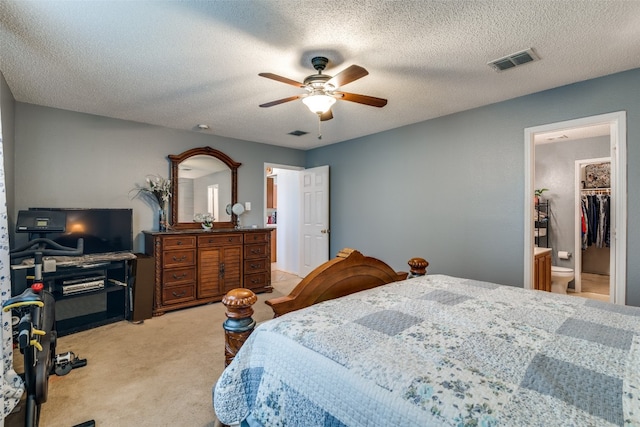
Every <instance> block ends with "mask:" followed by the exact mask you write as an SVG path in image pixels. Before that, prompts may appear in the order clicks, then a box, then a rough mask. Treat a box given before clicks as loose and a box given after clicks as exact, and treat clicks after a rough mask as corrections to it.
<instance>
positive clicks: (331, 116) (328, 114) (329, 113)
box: [320, 110, 333, 122]
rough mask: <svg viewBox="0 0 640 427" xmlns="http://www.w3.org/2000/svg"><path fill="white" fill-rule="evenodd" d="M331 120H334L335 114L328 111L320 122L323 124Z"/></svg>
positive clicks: (322, 115) (321, 116)
mask: <svg viewBox="0 0 640 427" xmlns="http://www.w3.org/2000/svg"><path fill="white" fill-rule="evenodd" d="M331 119H333V113H332V112H331V110H327V112H326V113H323V114H321V115H320V121H322V122H326V121H327V120H331Z"/></svg>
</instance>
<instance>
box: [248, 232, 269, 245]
mask: <svg viewBox="0 0 640 427" xmlns="http://www.w3.org/2000/svg"><path fill="white" fill-rule="evenodd" d="M269 233H271V232H270V231H265V232H258V233H244V242H245V243H267V242H268V241H269Z"/></svg>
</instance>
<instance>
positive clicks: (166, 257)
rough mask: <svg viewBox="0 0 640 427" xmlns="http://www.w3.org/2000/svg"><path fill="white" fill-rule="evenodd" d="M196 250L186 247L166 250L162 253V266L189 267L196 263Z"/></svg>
mask: <svg viewBox="0 0 640 427" xmlns="http://www.w3.org/2000/svg"><path fill="white" fill-rule="evenodd" d="M195 259H196V250H195V249H186V250H181V251H165V252H164V253H163V254H162V266H163V267H164V268H173V267H188V266H192V265H195Z"/></svg>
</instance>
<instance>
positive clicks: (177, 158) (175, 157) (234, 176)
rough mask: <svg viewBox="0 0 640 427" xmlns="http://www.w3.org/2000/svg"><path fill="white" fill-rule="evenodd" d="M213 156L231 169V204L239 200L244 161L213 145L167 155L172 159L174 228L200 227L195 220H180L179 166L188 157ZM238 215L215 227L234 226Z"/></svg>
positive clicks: (170, 215) (170, 223)
mask: <svg viewBox="0 0 640 427" xmlns="http://www.w3.org/2000/svg"><path fill="white" fill-rule="evenodd" d="M203 155H204V156H211V157H215V158H216V159H218V160H220V161H221V162H223V163H224V164H225V165H227V166H228V167H229V169H230V170H231V205H232V206H233V205H235V204H236V203H237V202H238V168H239V167H240V165H242V163H238V162H235V161H233V160H232V159H231V157H229V156H227V155H226V154H224V153H223V152H222V151H218V150H216V149H215V148H211V147H200V148H192V149H190V150H187V151H185V152H183V153H180V154H170V155H169V156H167V157H168V158H169V161H171V211H170V212H169V218H170V219H169V225H170V227H171V228H172V229H174V230H187V229H193V228H200V225H199V224H198V223H195V222H178V166H180V163H182V162H183V161H185V160H186V159H188V158H190V157H193V156H203ZM236 219H237V218H236V215H235V214H233V213H232V214H231V221H229V222H216V223H215V225H214V227H215V228H233V227H234V226H235V223H236Z"/></svg>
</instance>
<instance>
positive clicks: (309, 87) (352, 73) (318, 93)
mask: <svg viewBox="0 0 640 427" xmlns="http://www.w3.org/2000/svg"><path fill="white" fill-rule="evenodd" d="M328 62H329V60H328V59H327V58H325V57H324V56H316V57H315V58H313V59H311V64H312V65H313V68H315V69H316V71H317V72H318V73H317V74H312V75H310V76H308V77H307V78H306V79H304V82H303V83H299V82H297V81H295V80H291V79H288V78H286V77H282V76H279V75H277V74H272V73H260V74H258V75H259V76H262V77H266V78H268V79H272V80H276V81H279V82H282V83H286V84H289V85H291V86H295V87H298V88H301V89H305V90H306V91H307V93H304V94H301V95H294V96H290V97H288V98H283V99H278V100H276V101H271V102H267V103H266V104H261V105H260V107H273V106H274V105H279V104H284V103H285V102H289V101H295V100H296V99H302V102H304V103H305V105H306V106H307V107H308V108H309V110H311V112H312V113H315V114H317V115H318V116H319V117H320V120H321V121H325V120H331V119H332V118H333V114H332V113H331V106H332V105H333V104H334V103H335V102H336V100H343V101H351V102H357V103H358V104H364V105H371V106H373V107H384V106H385V105H387V100H386V99H382V98H376V97H373V96H367V95H358V94H355V93H349V92H343V91H341V90H338V89H339V88H340V87H341V86H344V85H346V84H347V83H351V82H353V81H355V80H358V79H360V78H362V77H364V76H366V75H367V74H369V72H368V71H367V70H365V69H364V68H362V67H360V66H358V65H352V66H350V67H348V68H346V69H344V70H342V71H341V72H339V73H338V74H336V75H335V76H333V77H332V76H330V75H328V74H322V70H324V69H325V67H326V66H327V63H328Z"/></svg>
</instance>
